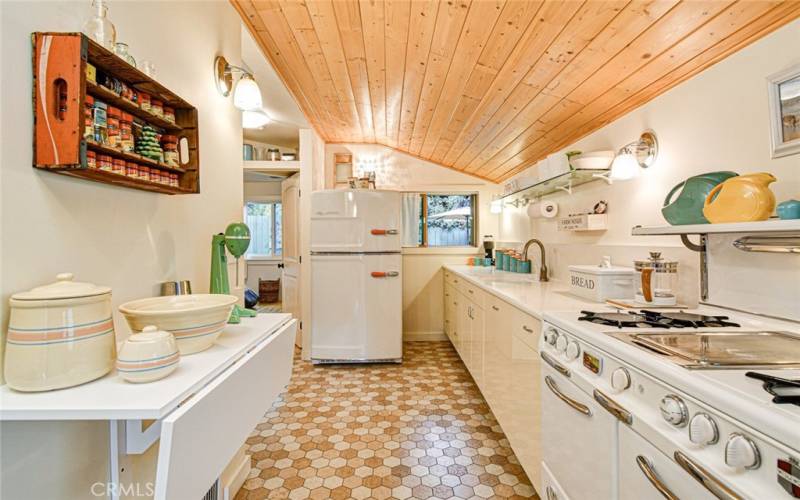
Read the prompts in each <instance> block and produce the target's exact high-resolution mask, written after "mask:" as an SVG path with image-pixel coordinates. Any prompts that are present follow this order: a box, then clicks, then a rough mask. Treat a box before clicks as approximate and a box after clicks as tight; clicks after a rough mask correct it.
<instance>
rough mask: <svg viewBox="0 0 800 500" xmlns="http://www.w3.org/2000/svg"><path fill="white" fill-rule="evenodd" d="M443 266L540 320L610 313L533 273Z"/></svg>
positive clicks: (597, 304) (599, 304) (556, 282)
mask: <svg viewBox="0 0 800 500" xmlns="http://www.w3.org/2000/svg"><path fill="white" fill-rule="evenodd" d="M444 267H445V269H448V270H449V271H452V272H454V273H456V274H458V275H459V276H461V277H462V278H464V279H466V280H467V281H469V282H470V283H473V284H475V285H476V286H478V287H479V288H482V289H483V290H486V291H487V292H489V293H491V294H493V295H496V296H498V297H500V298H501V299H503V300H505V301H506V302H508V303H509V304H511V305H513V306H516V307H519V308H520V309H522V310H523V311H525V312H527V313H528V314H531V315H532V316H535V317H537V318H539V319H542V317H543V315H544V313H545V312H549V311H581V310H584V309H591V310H593V311H598V310H613V308H611V307H609V306H607V305H606V304H605V303H600V302H594V301H591V300H588V299H584V298H581V297H578V296H576V295H572V294H571V293H569V287H568V286H567V285H566V284H564V283H563V282H560V281H547V282H544V283H542V282H540V281H539V280H537V279H536V276H535V275H533V274H521V273H511V272H508V271H497V270H495V269H494V268H493V267H474V266H466V265H459V266H452V265H446V266H444Z"/></svg>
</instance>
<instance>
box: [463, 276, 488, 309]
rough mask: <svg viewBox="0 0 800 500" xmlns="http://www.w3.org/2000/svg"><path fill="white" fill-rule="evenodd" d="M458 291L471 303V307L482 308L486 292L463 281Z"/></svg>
mask: <svg viewBox="0 0 800 500" xmlns="http://www.w3.org/2000/svg"><path fill="white" fill-rule="evenodd" d="M460 290H461V292H462V293H463V294H464V296H465V297H466V298H468V299H469V300H470V302H472V305H473V306H475V307H479V308H481V309H483V308H484V304H485V302H486V292H484V291H483V290H482V289H480V288H479V287H477V286H476V285H473V284H472V283H470V282H469V281H467V280H463V281H462V283H460Z"/></svg>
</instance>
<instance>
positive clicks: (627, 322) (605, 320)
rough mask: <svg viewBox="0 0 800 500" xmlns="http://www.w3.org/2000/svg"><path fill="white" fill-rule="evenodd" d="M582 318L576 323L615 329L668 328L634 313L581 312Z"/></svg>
mask: <svg viewBox="0 0 800 500" xmlns="http://www.w3.org/2000/svg"><path fill="white" fill-rule="evenodd" d="M581 314H583V316H581V317H579V318H578V321H588V322H590V323H597V324H599V325H608V326H616V327H617V328H654V327H655V328H669V326H668V325H664V324H661V323H658V322H656V321H653V320H652V319H650V318H647V317H645V316H644V315H642V314H638V313H635V312H627V313H624V312H616V313H612V312H599V313H597V312H592V311H581Z"/></svg>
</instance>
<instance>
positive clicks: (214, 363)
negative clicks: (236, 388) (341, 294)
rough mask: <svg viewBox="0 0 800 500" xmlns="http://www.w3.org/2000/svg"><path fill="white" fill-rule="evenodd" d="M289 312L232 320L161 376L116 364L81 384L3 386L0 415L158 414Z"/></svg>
mask: <svg viewBox="0 0 800 500" xmlns="http://www.w3.org/2000/svg"><path fill="white" fill-rule="evenodd" d="M291 319H292V317H291V315H289V314H259V315H258V316H256V317H255V318H242V322H241V323H240V324H238V325H228V326H227V327H226V328H225V330H224V331H223V332H222V334H221V335H220V337H219V338H218V339H217V341H216V342H215V343H214V345H212V346H211V347H209V348H208V349H207V350H205V351H202V352H199V353H196V354H190V355H188V356H181V360H180V362H179V363H178V368H177V369H176V370H175V371H174V372H172V373H171V374H170V375H168V376H166V377H165V378H163V379H161V380H157V381H155V382H150V383H146V384H134V383H130V382H126V381H124V380H122V378H120V377H118V376H117V373H116V370H113V371H112V372H111V373H109V374H108V375H106V376H105V377H103V378H100V379H98V380H94V381H92V382H87V383H85V384H83V385H79V386H76V387H70V388H67V389H60V390H55V391H47V392H17V391H15V390H13V389H11V388H9V387H8V386H7V385H4V386H2V387H0V420H128V419H130V420H135V419H159V418H161V417H163V416H165V415H166V414H168V413H169V412H171V411H172V410H174V409H175V408H176V407H177V406H178V405H179V404H180V403H181V402H182V401H184V400H185V399H186V398H188V397H190V396H191V395H192V394H194V393H195V392H197V391H198V390H199V389H200V388H202V387H203V386H205V385H206V384H207V383H208V382H210V381H211V380H212V379H214V378H215V377H216V376H217V375H219V374H220V373H222V372H223V371H224V370H225V369H226V368H228V367H229V366H231V365H232V364H233V363H235V362H236V361H237V360H238V359H239V358H241V357H242V356H243V355H244V354H245V353H247V352H248V351H249V350H250V349H252V348H253V347H254V346H256V345H257V344H259V343H260V342H261V341H262V340H264V339H266V338H268V337H269V336H270V335H272V334H274V333H275V332H276V331H278V330H279V329H280V327H281V326H283V325H285V324H286V323H288V322H289V321H291Z"/></svg>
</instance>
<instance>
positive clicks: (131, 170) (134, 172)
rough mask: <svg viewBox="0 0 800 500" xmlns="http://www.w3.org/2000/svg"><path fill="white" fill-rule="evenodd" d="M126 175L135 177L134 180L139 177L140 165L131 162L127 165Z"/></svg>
mask: <svg viewBox="0 0 800 500" xmlns="http://www.w3.org/2000/svg"><path fill="white" fill-rule="evenodd" d="M125 175H126V176H128V177H133V178H134V179H135V178H137V177H139V165H137V164H136V163H135V162H132V161H129V162H128V163H126V164H125Z"/></svg>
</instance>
